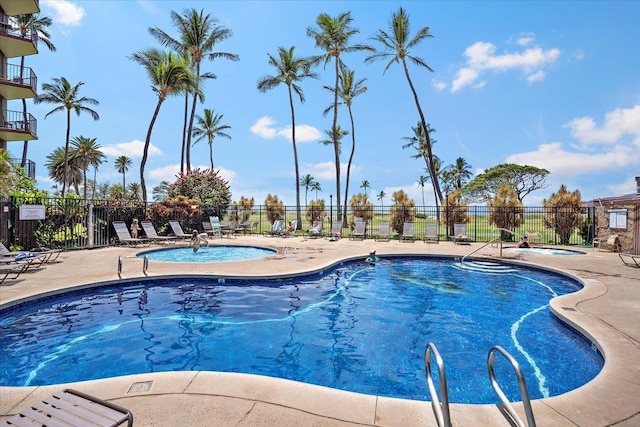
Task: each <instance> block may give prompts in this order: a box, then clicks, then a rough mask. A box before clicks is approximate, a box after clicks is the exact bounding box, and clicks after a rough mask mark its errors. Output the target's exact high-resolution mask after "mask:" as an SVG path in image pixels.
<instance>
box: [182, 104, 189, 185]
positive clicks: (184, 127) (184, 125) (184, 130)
mask: <svg viewBox="0 0 640 427" xmlns="http://www.w3.org/2000/svg"><path fill="white" fill-rule="evenodd" d="M188 114H189V92H187V93H186V94H185V95H184V120H183V122H182V148H181V149H180V173H184V155H185V151H186V148H185V147H186V144H187V117H188Z"/></svg>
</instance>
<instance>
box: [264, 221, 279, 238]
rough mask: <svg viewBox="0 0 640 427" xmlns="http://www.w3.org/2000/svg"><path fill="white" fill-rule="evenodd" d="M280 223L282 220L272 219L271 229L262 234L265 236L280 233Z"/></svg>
mask: <svg viewBox="0 0 640 427" xmlns="http://www.w3.org/2000/svg"><path fill="white" fill-rule="evenodd" d="M282 224H283V221H282V220H281V219H276V220H275V221H273V225H272V226H271V230H269V231H265V232H264V234H265V235H267V236H279V235H280V234H281V233H282Z"/></svg>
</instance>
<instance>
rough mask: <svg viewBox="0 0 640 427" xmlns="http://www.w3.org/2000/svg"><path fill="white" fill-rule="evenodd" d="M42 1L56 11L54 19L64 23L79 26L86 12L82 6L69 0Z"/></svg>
mask: <svg viewBox="0 0 640 427" xmlns="http://www.w3.org/2000/svg"><path fill="white" fill-rule="evenodd" d="M41 3H42V4H43V5H45V6H47V7H50V8H51V9H53V10H54V11H55V14H54V16H53V18H52V19H53V21H55V22H57V23H59V24H62V25H70V26H78V25H80V21H82V18H84V16H85V14H86V13H85V11H84V9H83V8H82V7H80V6H78V5H76V4H74V3H72V2H70V1H67V0H42V2H41Z"/></svg>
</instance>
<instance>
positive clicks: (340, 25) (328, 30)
mask: <svg viewBox="0 0 640 427" xmlns="http://www.w3.org/2000/svg"><path fill="white" fill-rule="evenodd" d="M352 22H353V18H351V12H343V13H341V14H340V15H338V16H337V17H335V18H332V17H331V16H329V15H327V14H326V13H321V14H320V15H318V18H316V25H317V28H312V27H308V28H307V36H309V37H311V38H313V39H314V40H315V43H316V47H319V48H320V49H322V50H323V51H325V54H324V55H322V56H321V57H318V59H319V60H324V65H325V67H326V65H327V64H328V63H329V62H331V60H332V59H333V61H334V65H335V76H336V78H335V84H334V86H333V87H334V91H333V125H332V126H331V129H338V90H339V88H338V85H339V77H340V64H341V63H342V60H341V58H340V55H341V54H343V53H351V52H360V51H370V52H374V51H375V50H374V49H373V48H372V47H371V46H367V45H364V44H353V45H350V44H349V42H350V39H351V37H353V36H354V35H356V34H358V33H359V31H358V30H357V29H355V28H353V27H351V23H352ZM333 137H334V139H333V150H334V156H335V166H336V204H337V206H338V212H337V215H338V220H340V219H341V218H342V213H341V206H340V143H339V141H338V139H337V137H338V133H337V132H333ZM345 224H346V222H345Z"/></svg>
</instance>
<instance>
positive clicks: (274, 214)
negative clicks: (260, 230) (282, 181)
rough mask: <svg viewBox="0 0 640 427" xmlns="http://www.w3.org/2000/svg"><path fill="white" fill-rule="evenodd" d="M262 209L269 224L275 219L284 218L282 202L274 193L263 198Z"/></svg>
mask: <svg viewBox="0 0 640 427" xmlns="http://www.w3.org/2000/svg"><path fill="white" fill-rule="evenodd" d="M264 210H265V211H266V213H267V219H268V220H269V222H270V223H271V224H273V223H274V221H275V220H277V219H284V203H282V201H281V200H280V199H279V198H278V196H276V195H273V196H272V195H271V194H267V198H266V199H264Z"/></svg>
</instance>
